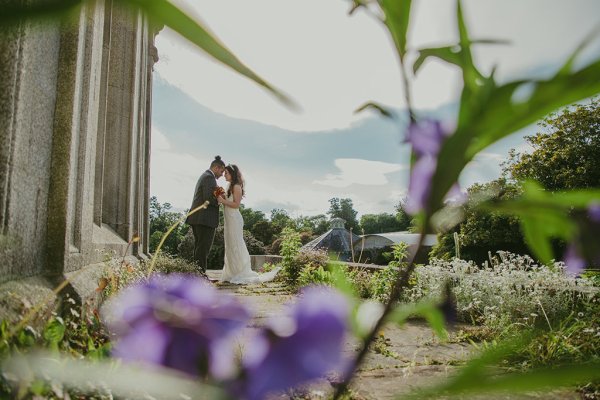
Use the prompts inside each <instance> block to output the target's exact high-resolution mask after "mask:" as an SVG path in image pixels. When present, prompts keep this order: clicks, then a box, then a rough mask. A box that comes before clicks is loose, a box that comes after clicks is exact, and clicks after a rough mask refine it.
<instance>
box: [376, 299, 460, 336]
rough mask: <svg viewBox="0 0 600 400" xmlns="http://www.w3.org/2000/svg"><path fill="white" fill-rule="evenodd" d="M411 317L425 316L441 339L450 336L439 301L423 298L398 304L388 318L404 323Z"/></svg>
mask: <svg viewBox="0 0 600 400" xmlns="http://www.w3.org/2000/svg"><path fill="white" fill-rule="evenodd" d="M411 317H423V318H425V319H426V320H427V322H428V323H429V325H430V326H431V328H432V329H433V330H434V332H435V333H436V334H437V335H438V337H440V338H441V339H446V338H447V337H448V333H447V332H446V328H445V320H444V315H443V314H442V312H441V311H440V309H439V303H438V302H435V301H432V300H423V301H420V302H418V303H410V304H401V305H398V306H396V307H395V308H394V309H393V310H392V311H391V312H390V314H389V315H388V316H387V317H386V320H387V321H389V322H394V323H395V324H397V325H403V324H404V323H406V321H407V320H408V318H411Z"/></svg>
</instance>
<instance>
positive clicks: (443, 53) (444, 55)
mask: <svg viewBox="0 0 600 400" xmlns="http://www.w3.org/2000/svg"><path fill="white" fill-rule="evenodd" d="M470 43H471V44H507V43H508V42H507V41H505V40H493V39H479V40H473V41H471V42H470ZM460 53H461V47H460V45H459V44H456V45H452V46H443V47H433V48H424V49H419V57H418V58H417V60H416V61H415V63H414V64H413V72H414V73H415V74H416V73H417V71H418V70H419V68H421V65H422V64H423V62H425V60H426V59H427V58H429V57H437V58H439V59H441V60H444V61H446V62H448V63H450V64H454V65H457V66H459V67H462V66H463V64H462V61H463V58H462V57H461V54H460Z"/></svg>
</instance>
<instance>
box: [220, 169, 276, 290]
mask: <svg viewBox="0 0 600 400" xmlns="http://www.w3.org/2000/svg"><path fill="white" fill-rule="evenodd" d="M224 175H225V180H226V181H227V182H229V188H228V189H227V197H225V195H222V196H220V197H218V198H217V201H218V202H219V203H221V204H223V214H224V218H225V228H224V238H225V265H224V266H223V273H222V275H221V282H231V283H235V284H247V283H262V282H268V281H271V280H273V279H274V278H275V275H276V274H277V272H278V271H279V268H276V269H274V270H273V271H270V272H268V273H266V274H258V273H257V272H255V271H252V268H251V265H250V254H249V253H248V249H247V248H246V243H245V242H244V219H243V218H242V214H241V213H240V210H239V208H240V204H241V201H242V197H243V196H244V180H243V178H242V173H241V172H240V170H239V168H238V167H237V165H233V164H229V165H228V166H226V167H225V174H224Z"/></svg>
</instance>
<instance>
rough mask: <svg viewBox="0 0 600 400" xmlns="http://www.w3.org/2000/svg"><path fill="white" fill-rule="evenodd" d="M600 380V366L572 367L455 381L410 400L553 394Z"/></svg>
mask: <svg viewBox="0 0 600 400" xmlns="http://www.w3.org/2000/svg"><path fill="white" fill-rule="evenodd" d="M598 378H600V362H597V361H596V362H590V363H584V364H569V365H563V366H560V367H553V368H536V369H533V370H530V371H526V372H513V373H509V374H503V375H483V374H477V375H476V376H471V377H469V379H466V378H465V377H461V378H460V379H451V380H450V382H448V384H446V385H443V386H440V387H438V389H437V390H428V391H427V392H422V393H418V394H416V395H414V396H409V398H432V397H436V396H440V395H445V396H448V395H459V394H467V393H468V394H474V393H493V392H505V393H511V394H514V393H518V392H525V391H539V390H550V389H556V388H561V387H566V386H573V385H577V384H582V383H587V382H590V381H593V380H596V379H598Z"/></svg>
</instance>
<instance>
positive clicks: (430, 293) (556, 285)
mask: <svg viewBox="0 0 600 400" xmlns="http://www.w3.org/2000/svg"><path fill="white" fill-rule="evenodd" d="M414 276H415V281H414V284H413V285H412V287H411V288H410V289H409V290H408V291H407V292H406V293H405V298H404V300H405V301H409V302H412V301H417V300H421V299H423V298H436V297H438V296H440V294H441V293H442V291H443V290H444V287H445V284H446V283H447V282H450V284H451V286H452V293H453V295H454V297H455V301H456V307H457V312H458V318H459V320H462V321H465V322H469V323H474V324H478V325H482V326H484V327H486V328H488V329H489V330H490V331H491V332H494V333H495V334H496V335H502V334H506V333H508V332H511V331H512V332H514V331H517V330H519V329H522V328H523V327H527V326H534V327H540V326H541V327H547V326H548V324H550V325H551V326H552V328H554V327H556V326H558V325H559V323H560V321H561V320H562V319H563V318H566V317H567V316H568V315H570V314H571V313H572V312H579V311H581V310H582V309H583V308H585V305H586V304H587V303H588V301H590V297H589V296H593V293H594V289H593V286H592V284H591V283H590V282H589V281H588V280H585V279H581V278H573V277H568V276H566V275H565V266H564V264H563V263H555V264H554V265H551V266H547V265H543V264H541V265H540V264H537V263H535V262H534V260H533V259H532V258H531V257H528V256H519V255H515V254H511V253H507V252H499V253H498V255H497V256H496V257H495V258H494V263H493V264H491V265H490V264H489V263H485V264H484V265H483V266H482V267H479V266H477V265H476V264H474V263H473V262H468V261H464V260H460V259H454V260H453V261H451V262H448V261H442V260H436V259H434V260H432V262H431V264H430V265H427V266H422V267H418V268H417V269H416V270H415V275H414Z"/></svg>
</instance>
